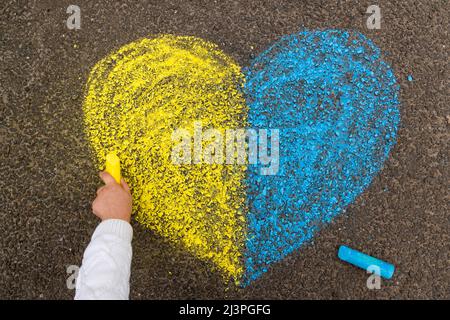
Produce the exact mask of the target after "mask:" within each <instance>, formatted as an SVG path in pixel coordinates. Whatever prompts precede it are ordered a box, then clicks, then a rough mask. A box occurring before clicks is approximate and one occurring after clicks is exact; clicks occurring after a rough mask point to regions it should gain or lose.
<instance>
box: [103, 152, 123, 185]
mask: <svg viewBox="0 0 450 320" xmlns="http://www.w3.org/2000/svg"><path fill="white" fill-rule="evenodd" d="M105 171H106V172H108V173H109V174H110V175H111V176H112V177H113V178H114V180H116V182H117V183H120V159H119V157H118V156H117V154H115V153H113V152H111V153H108V155H107V156H106V168H105Z"/></svg>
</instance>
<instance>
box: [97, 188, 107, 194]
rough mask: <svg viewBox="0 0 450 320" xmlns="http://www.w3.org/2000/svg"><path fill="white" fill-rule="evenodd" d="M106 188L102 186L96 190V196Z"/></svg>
mask: <svg viewBox="0 0 450 320" xmlns="http://www.w3.org/2000/svg"><path fill="white" fill-rule="evenodd" d="M105 187H106V186H102V187H100V188H98V189H97V195H99V194H100V192H102V190H103V189H105Z"/></svg>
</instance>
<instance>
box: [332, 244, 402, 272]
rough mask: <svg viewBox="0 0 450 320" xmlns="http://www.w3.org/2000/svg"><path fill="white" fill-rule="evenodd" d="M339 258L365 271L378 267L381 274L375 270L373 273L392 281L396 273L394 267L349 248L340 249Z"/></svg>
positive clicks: (342, 247)
mask: <svg viewBox="0 0 450 320" xmlns="http://www.w3.org/2000/svg"><path fill="white" fill-rule="evenodd" d="M338 257H339V259H341V260H343V261H346V262H348V263H351V264H353V265H355V266H357V267H360V268H362V269H364V270H368V268H369V267H370V266H377V267H378V268H379V272H377V270H376V269H375V268H374V269H375V270H374V269H372V270H371V271H372V272H374V273H377V274H378V273H379V275H380V276H382V277H383V278H385V279H391V278H392V275H393V274H394V271H395V266H394V265H392V264H390V263H387V262H385V261H382V260H379V259H377V258H374V257H371V256H368V255H367V254H364V253H362V252H359V251H356V250H353V249H351V248H349V247H347V246H340V247H339V251H338Z"/></svg>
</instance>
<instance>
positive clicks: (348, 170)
mask: <svg viewBox="0 0 450 320" xmlns="http://www.w3.org/2000/svg"><path fill="white" fill-rule="evenodd" d="M244 72H245V74H246V84H245V89H244V90H245V94H246V99H247V103H248V106H249V109H250V111H249V124H250V127H251V128H261V129H279V130H280V139H279V141H280V155H279V159H280V167H279V171H278V174H277V175H274V176H263V175H260V171H259V168H260V166H259V165H256V166H249V168H248V176H247V181H246V183H247V195H248V196H247V202H248V203H247V205H248V208H249V214H248V230H247V233H248V239H247V243H246V246H247V250H246V256H245V265H246V279H245V281H244V284H248V283H250V282H251V281H252V280H254V279H256V278H258V277H259V276H260V275H261V274H262V273H263V272H265V271H267V269H268V267H269V265H270V264H271V263H274V262H276V261H279V260H280V259H282V258H283V257H285V256H286V255H288V254H289V253H291V252H292V251H293V250H295V249H297V248H299V247H300V246H301V245H302V244H304V243H305V242H306V241H308V240H310V239H311V238H312V237H313V236H314V234H315V232H316V231H317V230H318V229H319V228H320V227H321V226H322V225H324V224H326V223H328V222H330V220H331V219H332V218H333V217H335V216H336V215H338V214H339V213H341V212H342V211H343V209H344V208H345V207H346V206H348V205H349V204H350V203H351V202H352V201H354V200H355V198H356V197H357V196H358V195H359V194H361V193H362V192H363V191H364V189H366V188H367V187H368V185H369V184H370V182H371V181H372V179H373V177H374V176H375V175H376V174H377V173H378V172H379V171H380V170H381V168H382V166H383V163H384V161H385V160H386V159H387V157H388V154H389V151H390V149H391V147H392V146H393V145H394V143H395V141H396V133H397V127H398V124H399V122H400V113H399V109H398V107H399V101H398V91H399V86H398V85H397V81H396V78H395V76H394V73H393V71H392V69H391V67H390V66H389V65H388V64H387V63H386V62H384V61H383V60H382V58H381V52H380V49H379V48H378V47H377V46H376V45H375V44H374V43H373V42H372V41H371V40H369V39H368V38H366V37H365V36H364V35H362V34H360V33H358V32H351V31H345V30H323V31H308V30H306V31H302V32H299V33H298V34H293V35H288V36H284V37H283V38H281V39H280V40H279V41H278V42H276V43H275V44H274V45H272V46H271V47H270V48H269V49H267V50H266V51H265V52H263V53H262V54H260V55H259V56H258V57H257V58H256V59H255V60H254V61H252V63H251V64H250V66H249V67H248V68H246V69H245V70H244Z"/></svg>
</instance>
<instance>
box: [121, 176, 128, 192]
mask: <svg viewBox="0 0 450 320" xmlns="http://www.w3.org/2000/svg"><path fill="white" fill-rule="evenodd" d="M120 184H121V185H122V188H124V189H125V191H126V192H128V193H131V191H130V187H129V186H128V183H127V182H126V181H125V180H124V178H122V179H120Z"/></svg>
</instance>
